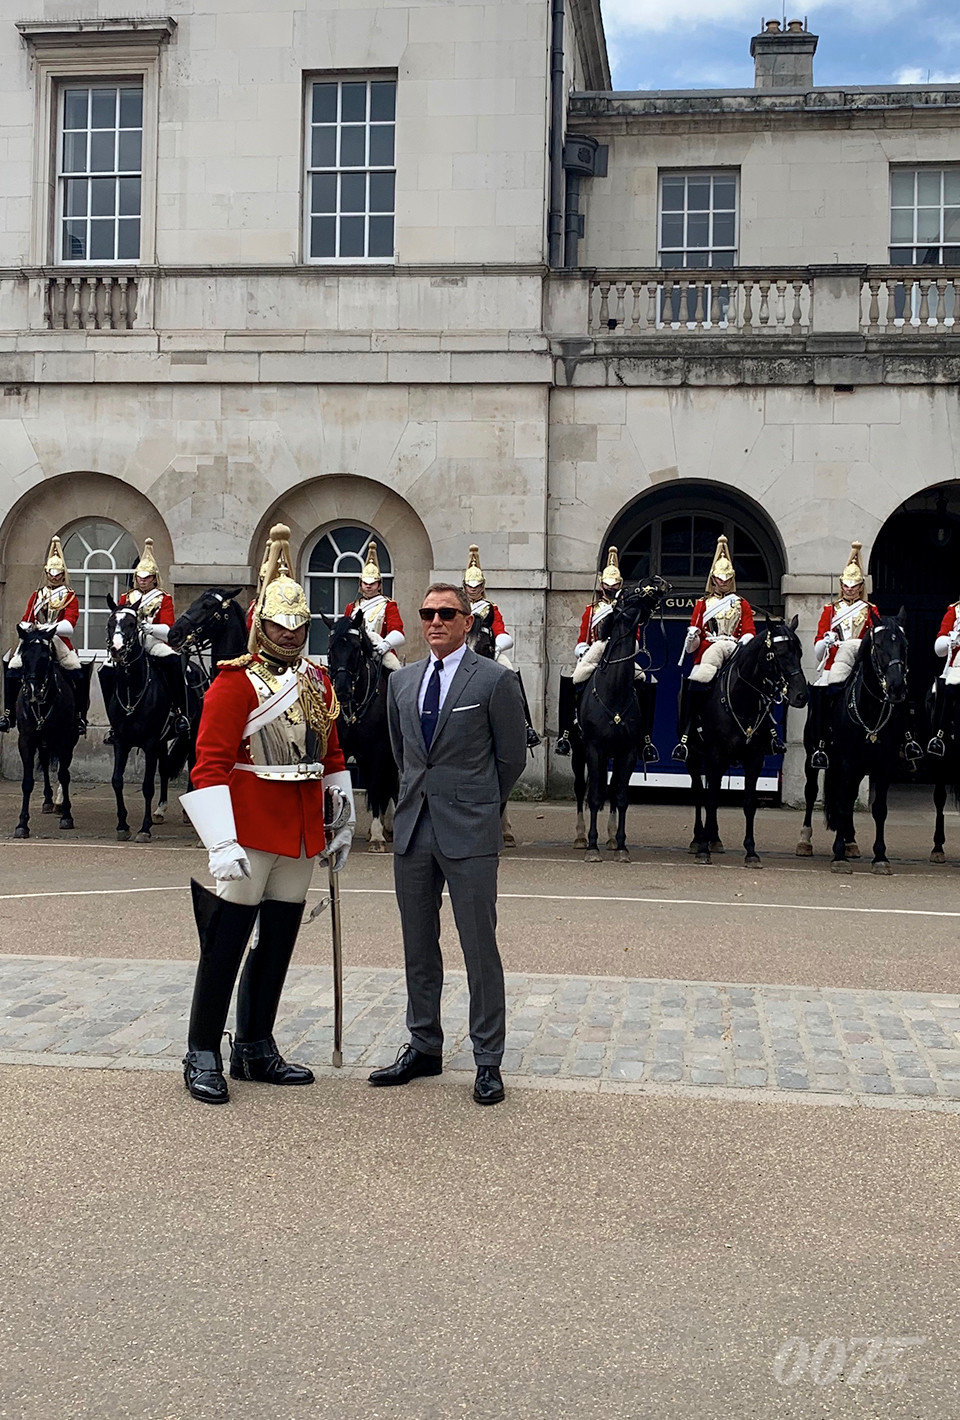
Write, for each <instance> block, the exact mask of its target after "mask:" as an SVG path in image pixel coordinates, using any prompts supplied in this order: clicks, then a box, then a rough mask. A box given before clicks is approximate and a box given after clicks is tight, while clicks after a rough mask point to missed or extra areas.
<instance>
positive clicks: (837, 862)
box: [830, 858, 853, 873]
mask: <svg viewBox="0 0 960 1420" xmlns="http://www.w3.org/2000/svg"><path fill="white" fill-rule="evenodd" d="M830 871H831V873H852V872H853V869H852V868H851V866H850V864H849V863H848V862H847V860H846V858H834V860H833V862H832V863H831V864H830Z"/></svg>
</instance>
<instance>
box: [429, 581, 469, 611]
mask: <svg viewBox="0 0 960 1420" xmlns="http://www.w3.org/2000/svg"><path fill="white" fill-rule="evenodd" d="M431 592H453V595H454V596H455V597H456V599H457V604H458V605H459V607H460V610H461V611H462V612H463V614H464V616H471V615H472V613H471V611H470V598H469V597H468V596H467V594H466V592H465V591H464V590H463V588H462V587H455V586H454V585H453V583H452V582H431V583H430V585H429V587H428V588H427V590H426V591H425V592H424V594H423V595H424V596H425V597H428V596H429V595H430V593H431Z"/></svg>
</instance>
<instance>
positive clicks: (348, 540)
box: [330, 527, 390, 575]
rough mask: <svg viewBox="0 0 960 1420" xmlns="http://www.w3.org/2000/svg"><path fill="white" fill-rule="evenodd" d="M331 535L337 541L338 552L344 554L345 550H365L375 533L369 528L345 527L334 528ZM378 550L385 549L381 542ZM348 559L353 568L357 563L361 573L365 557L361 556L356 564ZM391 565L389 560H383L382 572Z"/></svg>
mask: <svg viewBox="0 0 960 1420" xmlns="http://www.w3.org/2000/svg"><path fill="white" fill-rule="evenodd" d="M330 536H331V538H332V540H333V541H334V542H335V543H336V547H337V551H338V553H340V554H341V555H342V554H343V553H344V552H356V553H360V552H365V551H366V549H367V543H368V542H369V541H370V538H371V537H372V536H373V534H372V533H371V532H370V530H369V528H358V527H343V528H334V530H333V532H332V533H331V534H330ZM378 550H379V551H380V552H382V551H383V548H382V547H380V546H379V544H378ZM346 560H347V565H348V566H349V567H350V568H351V570H352V568H353V566H354V565H356V570H357V573H358V575H359V572H360V568H361V567H362V566H363V559H362V558H360V559H359V560H358V561H357V562H356V564H354V563H353V562H352V561H351V560H350V559H346ZM330 565H331V566H332V565H333V564H332V563H331V564H330ZM341 565H342V564H341ZM389 565H390V564H389V562H384V561H382V560H381V562H380V570H381V572H382V571H383V570H384V568H385V567H388V566H389Z"/></svg>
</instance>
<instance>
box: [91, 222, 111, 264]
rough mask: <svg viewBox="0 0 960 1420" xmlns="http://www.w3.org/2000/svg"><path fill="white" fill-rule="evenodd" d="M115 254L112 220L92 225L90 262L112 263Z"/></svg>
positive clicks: (92, 223)
mask: <svg viewBox="0 0 960 1420" xmlns="http://www.w3.org/2000/svg"><path fill="white" fill-rule="evenodd" d="M113 254H114V224H113V220H112V219H111V218H107V219H104V218H100V219H99V220H98V221H94V222H91V223H90V260H91V261H112V260H113Z"/></svg>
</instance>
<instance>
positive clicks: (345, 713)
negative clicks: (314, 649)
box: [324, 607, 400, 853]
mask: <svg viewBox="0 0 960 1420" xmlns="http://www.w3.org/2000/svg"><path fill="white" fill-rule="evenodd" d="M324 619H325V620H327V618H324ZM328 625H330V627H331V630H330V645H329V647H328V651H327V669H328V671H329V673H330V679H331V680H332V682H333V688H334V690H335V691H336V694H337V699H338V700H339V701H340V719H339V720H338V721H337V728H338V732H339V736H340V747H341V748H342V750H343V753H344V755H345V756H346V757H347V758H348V759H353V760H355V762H356V765H357V768H358V769H359V771H360V777H361V778H362V780H363V785H364V788H365V789H366V791H367V806H368V807H369V809H370V815H371V820H372V822H371V824H370V831H369V834H368V835H367V840H368V848H367V851H368V852H370V853H383V852H385V851H386V845H385V835H384V825H383V820H384V817H385V815H386V813H387V810H388V808H389V806H390V804H391V803H392V802H395V801H396V797H397V793H398V791H399V788H400V776H399V774H398V771H397V763H396V760H395V759H394V757H393V751H392V750H391V748H390V733H389V730H388V728H387V676H385V675H384V673H383V667H382V665H381V664H380V658H379V656H377V654H376V653H375V651H374V648H373V642H372V641H371V640H370V637H369V636H368V635H367V628H366V624H365V623H364V620H363V612H362V611H361V610H360V609H359V607H358V608H357V610H356V611H355V612H354V613H353V615H352V616H342V617H340V618H339V619H338V620H337V621H332V622H330V621H328Z"/></svg>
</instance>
